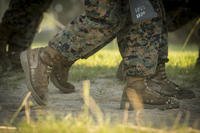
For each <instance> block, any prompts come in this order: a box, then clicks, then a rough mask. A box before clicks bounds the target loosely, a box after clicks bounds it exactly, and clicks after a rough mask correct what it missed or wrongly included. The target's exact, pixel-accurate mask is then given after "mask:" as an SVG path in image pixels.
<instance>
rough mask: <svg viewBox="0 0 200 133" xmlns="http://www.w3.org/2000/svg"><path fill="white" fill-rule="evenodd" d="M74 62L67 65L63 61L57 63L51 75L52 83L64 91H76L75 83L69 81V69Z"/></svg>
mask: <svg viewBox="0 0 200 133" xmlns="http://www.w3.org/2000/svg"><path fill="white" fill-rule="evenodd" d="M72 64H73V63H67V65H65V64H64V63H63V62H61V63H59V64H58V65H56V66H55V67H54V68H53V70H52V73H51V75H50V79H51V81H52V83H53V84H54V85H55V86H56V88H58V89H59V90H60V91H61V92H63V93H72V92H75V87H74V85H72V84H70V83H69V82H68V74H69V69H70V67H71V65H72Z"/></svg>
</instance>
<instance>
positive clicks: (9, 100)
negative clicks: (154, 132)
mask: <svg viewBox="0 0 200 133" xmlns="http://www.w3.org/2000/svg"><path fill="white" fill-rule="evenodd" d="M177 82H181V78H180V77H178V80H177ZM74 85H75V87H76V92H75V93H72V94H62V93H61V92H59V91H58V90H57V89H56V88H55V87H54V86H53V85H52V84H50V85H49V98H48V101H49V103H48V105H47V107H45V108H43V109H42V112H45V114H49V113H53V114H55V115H56V116H57V117H63V116H66V115H67V114H69V113H72V114H74V115H76V114H78V113H80V112H81V111H82V107H83V99H82V82H81V81H80V82H74ZM123 86H124V85H123V83H121V82H119V81H118V80H117V79H115V78H99V79H93V80H91V92H90V93H91V96H92V97H93V98H94V99H95V101H96V103H97V104H98V105H99V107H100V108H101V110H102V112H103V113H104V115H105V117H110V118H111V120H112V121H114V122H116V121H122V119H123V117H124V111H123V110H120V109H119V103H120V98H121V94H122V88H123ZM185 86H187V88H188V89H192V90H194V91H195V94H196V96H197V97H196V98H195V99H191V100H181V101H180V102H181V107H180V109H173V110H167V111H160V110H157V109H153V110H143V112H142V113H141V121H142V123H143V124H146V125H152V126H156V127H159V126H163V125H169V126H170V125H173V123H174V121H175V120H176V119H178V118H179V117H177V116H180V121H181V122H185V123H187V124H189V125H191V126H194V127H196V128H200V86H199V85H194V84H186V83H185ZM26 93H27V90H26V85H25V80H24V76H23V75H22V74H21V73H18V74H15V76H7V78H5V77H4V78H0V105H1V107H0V122H1V123H2V122H5V121H7V120H8V119H10V117H11V116H12V114H13V113H14V112H15V111H16V110H15V109H14V108H15V107H18V106H19V103H20V101H21V100H22V97H24V95H25V94H26ZM38 112H41V109H40V108H39V109H37V108H34V110H33V111H32V115H33V117H34V116H35V113H38ZM43 114H44V113H43ZM128 114H129V118H128V120H129V122H132V123H135V122H136V120H135V118H136V117H135V112H134V111H130V112H129V113H128ZM21 116H24V113H23V112H22V113H21Z"/></svg>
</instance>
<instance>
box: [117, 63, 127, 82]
mask: <svg viewBox="0 0 200 133" xmlns="http://www.w3.org/2000/svg"><path fill="white" fill-rule="evenodd" d="M116 77H117V79H119V80H120V81H125V80H126V75H125V73H124V63H123V60H122V61H121V62H120V64H119V67H118V69H117V74H116Z"/></svg>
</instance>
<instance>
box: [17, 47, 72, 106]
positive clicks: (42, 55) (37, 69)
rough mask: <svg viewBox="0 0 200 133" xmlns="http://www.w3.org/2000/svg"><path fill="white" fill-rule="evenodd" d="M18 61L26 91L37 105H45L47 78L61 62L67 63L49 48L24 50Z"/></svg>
mask: <svg viewBox="0 0 200 133" xmlns="http://www.w3.org/2000/svg"><path fill="white" fill-rule="evenodd" d="M20 59H21V64H22V67H23V70H24V72H25V76H26V83H27V87H28V89H29V90H30V91H31V92H32V95H33V97H34V99H35V101H36V102H37V103H38V104H39V105H46V99H47V92H48V84H49V76H50V74H51V72H52V70H53V68H54V67H55V66H57V65H59V64H60V63H61V62H66V64H67V63H68V62H69V61H67V59H66V58H65V57H63V56H62V55H61V54H60V53H59V52H58V51H56V50H55V49H53V48H51V47H45V48H38V49H33V50H30V49H29V50H26V51H24V52H22V54H21V56H20ZM69 64H71V63H69Z"/></svg>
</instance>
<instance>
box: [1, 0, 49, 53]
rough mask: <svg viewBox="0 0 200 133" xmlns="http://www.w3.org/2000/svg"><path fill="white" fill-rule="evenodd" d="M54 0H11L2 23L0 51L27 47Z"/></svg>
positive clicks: (20, 49)
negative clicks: (7, 47)
mask: <svg viewBox="0 0 200 133" xmlns="http://www.w3.org/2000/svg"><path fill="white" fill-rule="evenodd" d="M51 1H52V0H11V1H10V3H9V8H8V9H7V10H6V12H5V14H4V16H3V18H2V22H1V24H0V46H1V50H0V52H2V51H3V52H5V45H7V44H9V49H11V50H12V49H19V51H22V50H24V49H27V48H28V47H29V46H30V45H31V43H32V41H33V38H34V36H35V33H36V32H37V28H38V26H39V24H40V22H41V20H42V18H43V12H44V11H46V10H47V9H48V7H49V6H50V4H51Z"/></svg>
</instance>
